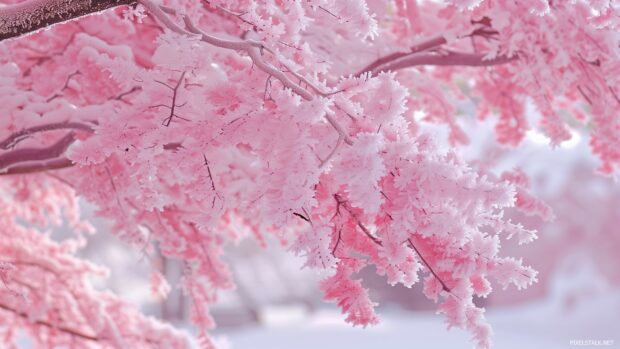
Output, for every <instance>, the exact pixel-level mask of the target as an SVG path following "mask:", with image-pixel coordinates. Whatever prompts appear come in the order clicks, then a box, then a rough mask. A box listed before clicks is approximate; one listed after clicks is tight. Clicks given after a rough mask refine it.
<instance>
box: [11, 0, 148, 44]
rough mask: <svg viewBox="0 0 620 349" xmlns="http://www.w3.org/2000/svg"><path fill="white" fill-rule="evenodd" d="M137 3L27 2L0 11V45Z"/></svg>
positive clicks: (118, 0) (129, 0)
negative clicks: (79, 18)
mask: <svg viewBox="0 0 620 349" xmlns="http://www.w3.org/2000/svg"><path fill="white" fill-rule="evenodd" d="M135 2H136V1H135V0H26V1H23V2H21V3H18V4H15V5H8V6H4V7H0V41H2V40H5V39H9V38H14V37H18V36H21V35H24V34H28V33H32V32H34V31H36V30H38V29H41V28H45V27H49V26H51V25H53V24H56V23H61V22H66V21H68V20H71V19H75V18H78V17H82V16H86V15H89V14H93V13H96V12H100V11H103V10H107V9H110V8H113V7H116V6H121V5H130V4H133V3H135Z"/></svg>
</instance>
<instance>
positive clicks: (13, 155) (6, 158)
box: [0, 132, 75, 171]
mask: <svg viewBox="0 0 620 349" xmlns="http://www.w3.org/2000/svg"><path fill="white" fill-rule="evenodd" d="M74 141H75V137H74V134H73V132H69V133H68V134H66V135H65V136H64V137H62V138H61V139H59V140H58V141H57V142H56V143H54V144H52V145H50V146H49V147H46V148H24V149H16V150H13V151H10V152H7V153H4V154H2V155H0V171H2V170H4V169H7V168H8V167H9V166H11V165H14V164H17V163H20V162H28V161H42V160H51V159H54V158H57V157H59V156H61V155H62V154H63V153H64V152H65V150H67V148H68V147H69V146H70V145H71V144H72V143H73V142H74Z"/></svg>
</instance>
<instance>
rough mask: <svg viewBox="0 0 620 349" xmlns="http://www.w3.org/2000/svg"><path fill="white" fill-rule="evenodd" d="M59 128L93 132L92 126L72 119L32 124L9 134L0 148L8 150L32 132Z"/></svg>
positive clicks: (0, 144)
mask: <svg viewBox="0 0 620 349" xmlns="http://www.w3.org/2000/svg"><path fill="white" fill-rule="evenodd" d="M61 129H74V130H81V131H86V132H89V133H92V132H93V129H92V127H90V126H89V125H87V124H84V123H81V122H72V121H65V122H57V123H51V124H44V125H39V126H32V127H28V128H25V129H23V130H21V131H19V132H15V133H13V134H11V135H10V136H9V137H7V138H6V139H5V140H3V141H2V142H0V148H2V149H5V150H8V149H11V148H13V147H14V146H16V145H17V144H18V143H19V142H21V141H23V140H24V139H26V138H28V137H29V136H30V135H32V134H34V133H39V132H45V131H54V130H61Z"/></svg>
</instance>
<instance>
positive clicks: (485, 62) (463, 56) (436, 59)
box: [372, 51, 517, 75]
mask: <svg viewBox="0 0 620 349" xmlns="http://www.w3.org/2000/svg"><path fill="white" fill-rule="evenodd" d="M485 56H486V54H477V53H464V52H456V51H448V52H447V53H424V52H422V53H417V54H412V55H407V56H404V57H401V58H398V59H396V60H394V61H390V62H388V63H386V64H383V65H380V66H378V67H376V68H375V69H374V70H373V71H372V75H377V74H379V73H381V72H386V71H396V70H399V69H404V68H409V67H414V66H418V65H437V66H459V65H460V66H469V67H486V66H492V65H499V64H505V63H509V62H512V61H515V60H517V56H512V57H508V56H498V57H495V58H491V59H485Z"/></svg>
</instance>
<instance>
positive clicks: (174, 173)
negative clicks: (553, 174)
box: [0, 0, 620, 348]
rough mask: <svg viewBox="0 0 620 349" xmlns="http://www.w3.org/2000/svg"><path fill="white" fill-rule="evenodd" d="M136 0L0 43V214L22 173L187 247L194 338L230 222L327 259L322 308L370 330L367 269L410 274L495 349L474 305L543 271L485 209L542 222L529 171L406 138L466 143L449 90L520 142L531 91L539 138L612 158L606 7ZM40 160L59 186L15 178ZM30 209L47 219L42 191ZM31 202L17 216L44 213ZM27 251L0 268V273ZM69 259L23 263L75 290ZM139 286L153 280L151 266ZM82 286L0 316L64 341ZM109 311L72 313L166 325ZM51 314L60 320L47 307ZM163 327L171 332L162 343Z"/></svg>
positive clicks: (238, 232)
mask: <svg viewBox="0 0 620 349" xmlns="http://www.w3.org/2000/svg"><path fill="white" fill-rule="evenodd" d="M28 1H34V0H28ZM28 1H26V2H25V3H26V4H27V3H28ZM36 1H37V2H40V1H42V0H36ZM13 2H15V1H13ZM138 2H139V5H138V7H136V8H118V9H116V10H109V11H107V12H106V13H104V14H102V15H98V16H91V17H85V18H81V19H79V20H75V21H71V22H68V23H65V24H61V25H56V26H54V27H53V28H51V29H50V30H46V31H43V32H39V33H36V34H33V35H30V36H27V37H24V38H19V39H15V40H12V41H5V42H3V43H2V44H1V45H0V105H2V111H3V113H2V117H1V118H0V126H1V127H0V138H1V139H3V141H1V143H0V146H1V147H2V153H1V154H0V170H1V171H2V174H4V175H7V176H8V175H13V176H16V177H4V178H3V179H2V182H1V183H2V188H3V194H2V195H4V196H3V198H6V200H9V201H7V204H6V205H9V206H14V207H16V208H10V207H9V208H6V209H5V208H3V210H14V209H17V208H19V207H21V206H20V205H21V204H20V203H19V202H17V201H18V198H17V197H12V196H7V195H9V193H12V190H13V187H12V185H13V181H14V180H13V178H16V179H15V181H18V182H19V181H20V180H22V181H24V183H27V185H22V187H23V188H24V189H23V190H26V191H33V190H34V189H32V188H37V190H43V191H46V190H54V191H61V192H62V193H67V194H66V195H68V196H69V198H70V199H73V198H74V197H75V196H79V197H82V198H85V199H86V200H88V201H90V202H91V203H94V204H95V205H96V206H97V207H98V214H99V215H100V216H102V217H106V218H108V219H109V220H111V221H112V222H114V228H115V232H116V234H117V235H118V236H119V237H121V238H123V239H124V240H125V241H127V242H128V243H130V244H135V245H136V246H137V247H139V248H143V247H144V246H145V245H147V246H148V247H149V248H147V249H146V251H147V252H148V251H150V249H152V248H153V247H154V246H155V245H156V246H157V248H158V249H159V250H160V251H161V252H162V253H163V254H164V255H165V256H167V257H170V258H177V259H179V260H181V261H183V262H184V265H185V269H184V277H183V279H182V281H181V285H180V286H181V287H182V289H183V290H184V291H185V293H186V294H187V295H188V296H189V297H191V299H192V313H191V317H192V320H193V322H194V324H196V325H197V326H199V327H200V330H201V336H200V338H201V339H200V341H201V342H202V343H203V344H204V343H206V344H204V346H205V347H209V348H210V347H212V346H213V344H212V341H211V339H210V338H209V336H208V335H207V333H206V332H205V331H206V330H208V329H210V328H213V326H214V325H215V323H214V321H213V319H212V318H211V316H210V314H209V305H210V304H212V303H213V302H216V301H217V295H218V290H223V289H231V288H233V287H234V282H233V280H232V278H231V273H230V271H229V270H228V268H227V266H226V263H225V261H224V256H223V252H224V250H223V247H224V246H225V245H226V244H228V243H230V242H235V241H237V240H238V239H240V238H243V237H245V236H246V235H248V233H249V234H251V235H253V236H254V237H256V238H258V239H260V240H261V241H262V240H263V236H264V234H274V235H275V236H277V237H278V238H279V240H280V241H281V242H282V244H283V245H285V247H286V248H289V249H291V250H292V251H293V252H295V253H297V254H299V255H302V256H304V257H305V258H306V260H307V262H306V265H307V266H308V267H312V268H317V269H319V270H321V271H322V272H323V273H324V274H325V275H326V276H325V278H324V280H323V281H322V282H321V289H322V290H323V292H324V293H325V298H326V299H327V300H329V301H334V302H336V303H337V304H338V305H339V306H340V307H341V308H342V310H343V311H344V312H345V313H346V314H347V321H349V322H351V323H353V324H355V325H363V326H366V325H371V324H375V323H376V322H377V321H378V316H377V315H376V314H375V312H374V306H375V305H376V304H375V303H374V302H373V301H372V300H371V299H370V297H369V292H368V290H367V289H365V288H364V286H363V281H362V280H360V279H359V277H357V276H356V274H357V273H358V272H359V271H360V270H361V269H363V268H365V267H368V266H374V267H375V268H376V270H377V272H378V273H379V274H380V275H385V276H386V278H387V282H388V283H390V284H392V285H394V284H398V283H402V284H403V285H405V286H411V285H413V284H415V283H416V282H423V284H424V294H425V295H426V296H427V297H428V298H429V299H431V300H434V301H436V302H438V303H439V304H438V310H439V311H440V312H441V313H444V314H445V316H446V320H447V323H448V325H449V326H457V327H461V328H465V329H467V330H468V331H469V332H470V333H471V335H472V338H473V342H474V345H475V346H476V347H477V348H488V347H490V346H491V332H492V331H491V328H490V326H489V324H487V323H486V321H485V319H484V309H482V308H479V307H477V306H476V305H475V303H474V298H475V297H486V296H487V295H488V294H489V293H490V292H491V290H492V285H493V284H494V283H497V284H498V285H500V286H502V287H507V286H510V285H513V286H515V287H516V288H519V289H521V288H525V287H527V286H528V285H530V284H531V283H533V282H535V281H536V274H537V273H536V271H534V270H533V269H532V268H530V267H528V266H527V265H524V264H523V263H522V261H521V260H520V259H515V258H512V257H503V256H501V255H500V251H499V249H500V241H501V239H503V238H515V239H517V240H518V242H519V243H528V242H531V241H533V240H534V239H536V232H535V231H534V230H530V229H527V228H526V227H524V226H523V225H522V224H520V223H518V222H512V221H510V220H508V219H505V218H504V217H503V211H504V209H506V208H509V207H513V206H516V207H517V208H519V209H520V210H523V211H524V212H526V213H528V214H535V215H540V216H541V217H543V218H545V219H551V218H552V217H553V213H552V212H551V210H550V209H549V207H547V206H546V205H545V204H544V203H543V202H541V201H539V200H538V199H536V198H534V197H533V196H532V195H531V194H529V193H528V191H527V189H528V188H527V187H528V183H527V177H525V175H524V174H522V173H506V174H504V175H503V176H501V177H497V176H494V175H493V174H490V173H485V171H484V170H483V169H479V168H476V167H473V166H471V165H469V164H467V163H465V162H464V161H463V160H461V158H460V157H459V154H458V151H456V150H455V149H448V150H445V149H442V147H440V146H438V145H437V142H436V141H435V140H434V139H433V137H432V136H430V135H429V134H427V133H425V132H424V131H423V129H424V124H425V123H427V122H435V123H441V124H445V125H447V126H448V127H449V128H450V143H451V144H452V145H454V146H457V145H458V144H463V143H466V142H467V140H468V137H467V135H466V134H465V133H464V132H463V131H462V130H461V129H460V127H459V125H458V123H457V121H456V119H455V117H456V114H457V107H456V106H455V105H453V104H451V103H450V101H451V100H454V99H458V98H463V97H464V94H463V91H464V90H467V91H469V92H470V94H471V95H474V96H476V98H477V99H478V107H479V109H478V110H477V113H478V115H479V117H481V118H487V117H491V118H497V120H498V121H497V128H496V131H497V138H498V141H499V142H501V143H503V144H507V145H512V146H516V145H518V144H519V142H520V141H521V140H522V138H523V136H524V134H525V132H526V131H527V130H529V129H530V128H531V127H532V126H531V125H529V124H528V120H527V118H526V117H525V104H526V103H528V101H533V103H534V104H535V106H536V108H537V110H538V111H539V112H540V114H541V115H542V118H541V120H540V124H539V125H538V127H539V128H540V129H541V130H543V131H544V132H545V133H546V134H547V135H548V136H549V137H550V139H551V140H552V142H553V143H554V144H559V143H561V142H562V141H565V140H566V139H568V138H569V137H570V132H569V125H579V124H585V125H587V126H588V127H589V128H590V129H591V133H590V134H591V145H592V150H593V152H594V153H595V154H596V155H598V156H599V158H600V159H601V161H602V165H601V168H600V169H601V171H602V172H603V173H607V174H614V173H616V172H617V171H618V170H619V169H620V113H618V111H619V110H620V108H619V106H620V99H619V98H618V94H617V93H618V91H620V79H618V78H617V76H618V74H617V72H618V71H619V70H620V59H619V58H620V57H619V55H620V50H619V46H618V45H619V39H620V37H619V36H618V34H617V33H618V24H619V23H620V20H619V18H620V17H619V16H618V8H617V5H616V4H615V2H613V1H611V2H607V3H603V2H599V1H588V2H586V1H553V2H551V1H542V0H528V1H512V0H493V1H491V0H476V1H471V0H470V1H462V0H461V1H444V2H438V1H419V2H417V1H404V0H394V1H388V2H385V1H375V0H370V1H368V2H364V1H361V0H358V1H349V0H347V1H341V0H317V1H314V0H313V1H275V0H261V1H250V0H230V1H216V0H212V1H203V2H200V1H186V0H166V1H164V2H163V3H158V2H157V1H156V0H141V1H138ZM16 6H21V5H16ZM14 8H15V7H8V10H7V9H6V8H0V23H2V22H3V21H7V20H8V19H9V18H10V17H9V16H8V15H7V13H10V12H11V11H13V10H12V9H14ZM20 8H21V7H20ZM7 11H8V12H7ZM145 14H146V17H145ZM419 115H423V117H419ZM42 171H48V172H49V174H50V175H53V176H55V177H56V178H57V179H58V180H59V182H53V184H52V183H51V182H49V181H42V180H40V181H38V180H39V178H40V177H30V176H32V175H27V174H28V173H31V172H42ZM34 176H39V175H34ZM9 178H10V179H9ZM22 178H23V179H22ZM61 183H62V184H61ZM63 185H66V186H70V187H72V188H73V189H74V190H75V191H68V189H67V188H64V189H60V187H62V186H63ZM50 188H52V189H50ZM5 193H6V194H5ZM18 193H19V192H18ZM18 196H19V195H18ZM31 200H34V199H31ZM36 200H43V201H40V202H36V204H37V205H47V206H49V207H48V209H50V210H56V211H58V210H59V207H60V203H57V202H53V201H50V199H49V198H48V197H47V196H45V197H41V198H37V199H36ZM33 202H34V201H33ZM3 207H4V206H3ZM29 210H30V211H29ZM29 210H26V211H25V212H24V213H23V215H24V216H23V219H24V220H25V221H26V222H31V223H32V222H36V221H37V220H40V219H42V217H43V216H42V215H40V214H34V213H31V211H34V212H36V208H35V207H32V204H31V207H29ZM9 217H10V218H9ZM12 217H13V214H12V213H11V212H8V211H7V212H5V211H3V213H2V217H0V218H2V219H3V220H6V221H7V222H8V223H7V224H9V223H10V224H9V225H8V227H9V228H8V229H10V231H7V233H6V236H7V237H6V239H5V238H3V242H2V244H7V245H16V244H17V245H19V244H20V243H21V242H20V241H22V240H20V239H30V240H32V241H34V242H36V244H40V245H42V246H44V247H45V250H44V251H46V252H40V251H30V252H34V254H35V255H36V257H37V258H39V263H44V262H45V263H55V262H54V261H55V259H57V258H60V256H59V252H50V251H52V250H54V249H58V247H54V246H56V245H54V243H53V242H52V241H50V240H49V239H45V238H43V237H40V236H39V235H36V233H35V232H33V231H32V230H30V229H26V228H24V227H19V226H17V225H16V224H17V223H15V222H14V221H13V218H12ZM76 219H77V218H76ZM3 226H4V225H3ZM3 229H4V228H3ZM42 248H43V247H42ZM70 252H71V251H65V250H63V255H62V257H63V258H70V257H65V256H64V254H70ZM14 253H16V252H14ZM20 253H21V252H20ZM31 254H32V253H31ZM27 258H29V257H27V254H19V255H15V256H14V260H11V261H9V260H7V261H4V262H5V263H4V264H2V269H0V270H1V271H2V274H1V275H3V277H8V276H6V275H11V273H12V272H13V271H12V270H13V268H20V266H19V263H20V262H21V263H25V262H27V261H28V259H27ZM80 263H81V262H77V261H73V260H72V259H71V263H60V265H58V266H57V267H56V268H55V269H50V270H39V271H37V270H36V268H34V267H33V268H29V270H30V269H35V270H30V271H29V272H39V273H50V272H51V275H50V276H48V277H47V279H40V278H36V280H48V281H46V282H53V280H54V277H58V275H55V274H62V275H64V274H70V275H72V276H71V278H68V279H65V280H72V278H75V277H78V276H79V275H81V274H84V273H86V272H87V271H88V270H89V268H90V266H89V267H88V268H87V267H82V264H80ZM84 265H88V264H84ZM76 269H77V270H80V273H79V275H74V274H75V273H76V272H75V270H76ZM34 278H35V277H34V276H33V280H34ZM152 279H153V289H154V290H155V291H156V292H158V293H160V294H166V293H167V290H168V289H169V288H168V285H167V284H166V283H165V280H162V278H161V275H154V276H153V278H152ZM80 280H81V279H80ZM67 282H68V281H67ZM75 282H78V281H75ZM7 285H8V286H6V287H5V289H4V291H3V292H4V293H6V294H7V297H9V296H8V295H9V293H10V294H12V293H11V292H12V291H11V290H12V288H10V284H7ZM77 285H78V286H74V287H71V290H72V291H74V292H78V291H79V292H80V293H79V294H74V295H72V297H69V298H67V296H68V294H64V295H59V297H63V299H65V298H67V299H72V300H71V301H68V300H63V302H68V303H66V304H65V303H63V302H56V300H55V299H56V298H54V297H49V296H47V295H46V294H45V292H46V290H48V289H49V286H48V285H47V284H46V285H33V286H32V287H33V288H32V290H31V291H28V292H27V294H30V293H33V294H35V295H37V297H38V298H37V301H39V302H40V303H41V306H40V307H38V308H37V309H38V313H37V314H32V315H31V314H29V313H25V312H24V310H20V309H22V308H20V307H24V306H25V305H24V304H26V303H20V302H21V301H20V300H19V299H18V297H13V296H11V297H13V298H10V299H8V298H7V301H6V304H5V303H1V305H2V311H1V312H0V315H1V316H2V319H5V318H7V319H17V320H19V321H17V320H15V321H13V320H12V322H10V323H7V324H11V325H13V324H14V325H15V326H5V327H3V329H6V331H15V329H16V328H17V327H18V326H20V325H21V326H26V328H29V329H31V330H34V329H36V328H38V327H41V321H45V323H46V324H49V326H48V327H49V328H48V330H46V331H44V332H40V333H44V336H45V338H46V339H45V340H48V339H49V340H54V341H56V340H64V339H65V338H68V337H72V333H71V332H67V331H66V330H67V327H64V326H65V325H64V322H63V321H68V320H66V319H64V318H63V317H62V312H63V311H66V312H70V315H71V320H72V321H74V320H75V317H74V315H73V312H75V311H77V308H76V307H77V305H76V304H78V305H79V304H80V302H95V301H96V300H97V301H98V302H99V303H97V304H99V308H102V307H104V308H105V306H108V303H106V302H112V301H110V300H108V299H109V298H107V297H108V296H104V295H100V294H98V293H92V292H90V291H88V292H87V291H85V290H86V289H87V286H85V285H82V284H81V283H78V284H77ZM24 287H26V286H24ZM26 288H28V287H26ZM65 288H66V287H65ZM61 289H62V288H61ZM67 292H68V291H67ZM4 293H3V294H4ZM22 293H23V291H22ZM83 293H84V294H83ZM42 294H43V295H46V296H45V297H43V296H42ZM3 299H4V298H3ZM9 301H10V302H9ZM53 301H54V302H55V303H54V302H53ZM2 302H4V301H2ZM23 302H26V300H24V301H23ZM102 302H103V303H102ZM114 302H117V301H114ZM117 304H118V303H113V304H112V305H110V309H111V310H110V311H111V312H112V313H111V314H110V315H109V316H108V317H105V316H104V317H99V318H98V319H90V318H88V316H89V315H92V314H91V313H88V312H86V313H83V315H82V316H85V319H84V321H81V322H79V323H76V324H75V326H78V328H79V329H81V328H82V327H84V326H90V331H91V332H89V333H92V336H97V339H98V340H99V341H100V342H102V341H104V340H109V341H116V342H114V344H112V345H116V346H120V347H127V346H125V345H121V344H118V343H127V342H128V341H136V344H135V345H134V346H131V347H139V345H143V344H139V343H140V339H141V338H142V337H140V336H146V337H147V338H149V339H151V340H152V339H154V338H159V337H157V336H155V335H150V334H148V335H146V334H145V333H144V332H141V333H140V335H139V336H138V335H135V334H132V333H131V332H127V331H131V330H132V329H133V328H134V327H132V326H133V325H127V323H129V324H139V325H140V326H147V327H146V328H149V329H150V328H153V329H152V330H149V331H154V332H157V331H164V330H162V329H160V327H157V326H156V325H155V324H152V323H150V322H146V320H144V318H143V317H141V316H139V315H137V314H134V313H132V312H129V311H128V310H127V309H126V308H123V307H120V306H118V305H117ZM52 305H56V306H61V307H62V309H56V310H57V311H60V313H58V312H54V313H53V314H52V313H51V312H49V311H47V310H48V309H50V307H51V306H52ZM99 308H97V309H99ZM41 309H42V310H41ZM88 309H89V310H90V311H92V309H94V308H90V307H89V308H88ZM58 314H60V315H58ZM59 316H60V317H59ZM41 319H43V320H41ZM105 319H110V320H109V321H104V320H105ZM37 321H38V322H37ZM75 321H77V320H75ZM111 321H120V322H121V323H119V324H117V325H114V323H113V322H111ZM145 324H148V325H145ZM28 326H30V327H28ZM148 326H150V327H148ZM63 329H65V331H64V332H63ZM102 331H103V332H102ZM166 331H167V332H166ZM166 331H164V332H163V333H164V334H165V336H164V335H162V336H164V337H162V338H165V340H180V339H178V338H177V337H176V334H175V333H174V332H170V331H168V330H166ZM37 333H39V332H37ZM158 333H159V332H158ZM67 336H68V337H67ZM73 337H76V336H75V335H73ZM76 339H80V338H76ZM82 339H83V338H82ZM178 343H181V342H178ZM102 345H107V344H104V343H102ZM175 345H176V346H174V347H175V348H177V347H180V345H181V344H175Z"/></svg>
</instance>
